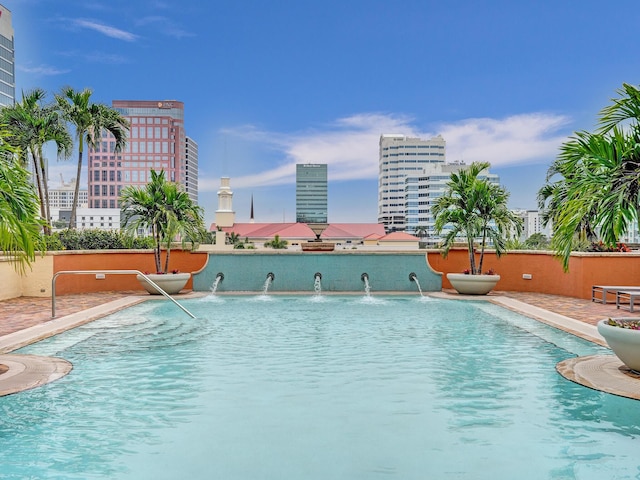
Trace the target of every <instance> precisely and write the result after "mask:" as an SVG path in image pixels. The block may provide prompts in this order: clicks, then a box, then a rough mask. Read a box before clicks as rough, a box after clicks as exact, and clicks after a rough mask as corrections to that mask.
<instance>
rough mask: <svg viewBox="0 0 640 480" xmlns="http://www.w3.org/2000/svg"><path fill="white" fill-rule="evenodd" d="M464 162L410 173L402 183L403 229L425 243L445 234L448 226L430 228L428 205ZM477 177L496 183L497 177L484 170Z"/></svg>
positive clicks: (444, 187) (437, 165)
mask: <svg viewBox="0 0 640 480" xmlns="http://www.w3.org/2000/svg"><path fill="white" fill-rule="evenodd" d="M468 167H469V165H466V164H465V163H464V162H454V163H448V164H440V163H437V164H433V165H431V166H429V167H427V168H425V169H424V172H423V173H422V175H420V176H415V177H413V176H411V177H408V178H407V179H406V182H405V196H406V198H405V215H406V224H405V230H406V231H407V232H408V233H411V234H415V235H418V236H419V237H421V238H422V239H423V241H424V242H426V243H432V244H436V243H438V242H439V241H440V240H441V239H442V237H443V236H444V235H445V234H446V232H447V229H448V227H445V229H444V231H443V232H442V233H441V234H440V235H436V233H435V230H434V224H435V218H434V216H433V215H432V213H431V207H433V205H434V204H435V202H436V201H437V200H438V198H439V197H441V196H442V195H444V194H445V192H446V190H447V183H448V182H449V180H450V179H451V174H452V173H454V172H458V171H460V170H464V169H465V168H468ZM478 178H479V179H483V180H484V179H486V180H488V181H489V182H491V183H493V184H495V185H499V184H500V177H498V175H496V174H494V173H490V172H489V171H488V170H485V171H483V172H482V173H480V175H478Z"/></svg>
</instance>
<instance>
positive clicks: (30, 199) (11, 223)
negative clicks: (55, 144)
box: [0, 131, 44, 272]
mask: <svg viewBox="0 0 640 480" xmlns="http://www.w3.org/2000/svg"><path fill="white" fill-rule="evenodd" d="M7 136H8V132H6V131H3V132H0V137H2V138H7ZM14 153H15V151H14V150H13V149H12V148H11V147H10V146H9V145H7V144H6V143H5V142H2V143H0V252H2V254H4V255H7V256H9V258H10V259H11V260H12V261H13V262H14V265H15V267H16V269H17V270H18V271H21V272H24V270H25V268H26V267H27V266H29V265H30V264H31V262H32V261H33V260H35V257H36V253H37V252H38V251H43V250H44V242H43V239H42V236H41V235H40V231H41V229H42V226H43V223H44V222H43V221H42V220H41V217H40V215H39V211H38V197H37V195H36V192H35V189H34V187H33V185H32V184H31V182H30V181H29V174H28V172H27V171H26V170H25V169H24V168H22V167H21V166H20V165H19V164H18V163H17V162H15V160H14V156H13V154H14Z"/></svg>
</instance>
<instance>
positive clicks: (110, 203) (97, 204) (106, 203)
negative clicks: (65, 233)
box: [82, 200, 120, 227]
mask: <svg viewBox="0 0 640 480" xmlns="http://www.w3.org/2000/svg"><path fill="white" fill-rule="evenodd" d="M90 203H92V205H91V206H92V207H93V208H120V201H119V200H118V201H116V200H94V201H93V202H90ZM116 205H117V206H116ZM82 226H83V227H84V223H83V224H82ZM102 226H104V225H102ZM110 226H111V225H110Z"/></svg>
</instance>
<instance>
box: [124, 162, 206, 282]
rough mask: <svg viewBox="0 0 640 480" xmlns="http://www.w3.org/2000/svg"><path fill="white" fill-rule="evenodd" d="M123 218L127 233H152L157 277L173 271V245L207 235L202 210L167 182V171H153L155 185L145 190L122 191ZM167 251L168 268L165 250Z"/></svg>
mask: <svg viewBox="0 0 640 480" xmlns="http://www.w3.org/2000/svg"><path fill="white" fill-rule="evenodd" d="M121 200H122V207H121V208H122V217H123V225H124V228H125V229H126V231H128V232H130V233H132V234H136V233H139V232H140V231H149V232H150V233H151V236H152V237H153V239H154V258H155V265H156V272H157V273H167V272H168V271H169V258H170V255H171V242H172V241H174V240H175V239H176V237H178V236H179V237H180V238H181V240H182V244H183V246H184V245H185V241H186V239H187V238H189V239H190V240H191V241H192V242H193V241H197V240H198V239H200V238H202V237H203V236H204V235H205V228H204V219H203V212H202V208H200V207H199V206H197V205H195V204H194V203H193V202H192V200H191V198H189V195H188V194H187V193H186V192H185V191H183V190H182V189H181V188H180V186H179V185H178V184H177V183H174V182H169V181H167V179H166V177H165V172H164V170H161V171H160V172H159V173H158V172H156V171H154V170H151V181H150V182H149V183H147V184H146V185H145V186H143V187H134V186H129V187H126V188H124V189H123V190H122V195H121ZM163 246H164V247H165V249H166V257H165V262H164V266H163V265H162V258H161V249H162V247H163Z"/></svg>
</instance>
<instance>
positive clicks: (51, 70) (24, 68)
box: [16, 64, 70, 76]
mask: <svg viewBox="0 0 640 480" xmlns="http://www.w3.org/2000/svg"><path fill="white" fill-rule="evenodd" d="M16 68H17V69H18V70H19V71H21V72H24V73H30V74H32V75H39V76H55V75H64V74H65V73H69V72H70V70H65V69H61V68H57V67H52V66H50V65H35V66H31V65H20V64H18V65H16Z"/></svg>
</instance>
